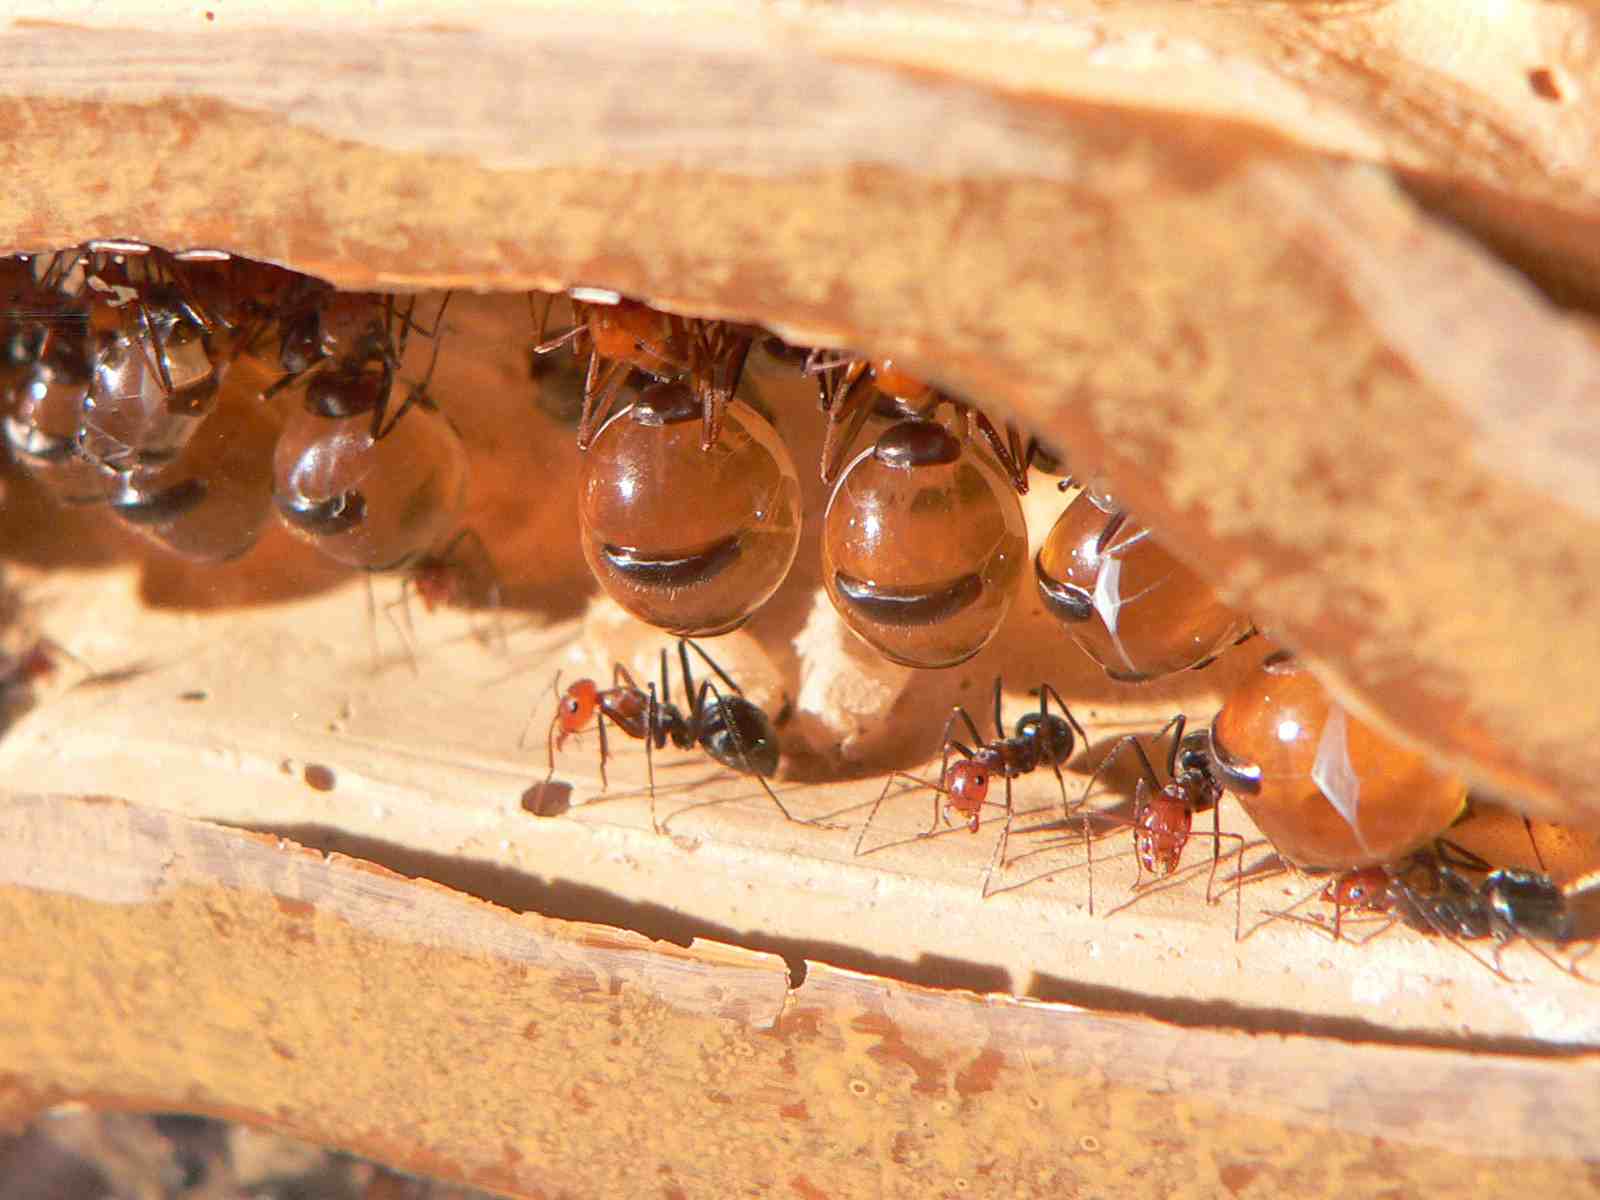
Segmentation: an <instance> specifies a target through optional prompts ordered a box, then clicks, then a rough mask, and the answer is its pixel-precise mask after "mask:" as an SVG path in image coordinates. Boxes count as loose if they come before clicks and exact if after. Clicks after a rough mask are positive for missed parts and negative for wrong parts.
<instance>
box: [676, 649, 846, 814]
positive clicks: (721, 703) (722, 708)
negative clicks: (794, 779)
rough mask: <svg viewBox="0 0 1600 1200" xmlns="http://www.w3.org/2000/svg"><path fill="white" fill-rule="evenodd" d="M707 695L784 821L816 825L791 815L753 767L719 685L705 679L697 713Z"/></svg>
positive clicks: (765, 779) (747, 768) (743, 759)
mask: <svg viewBox="0 0 1600 1200" xmlns="http://www.w3.org/2000/svg"><path fill="white" fill-rule="evenodd" d="M707 693H710V695H711V697H712V698H713V699H714V700H715V701H716V703H717V712H718V713H719V714H720V715H721V717H722V725H723V728H725V729H726V730H727V731H728V734H729V736H731V737H732V738H733V744H734V748H735V749H737V750H738V751H739V759H740V761H741V762H743V763H744V765H745V773H746V774H748V775H754V776H755V779H756V782H757V783H759V784H760V785H761V790H762V791H764V792H766V794H767V799H769V800H771V801H772V802H773V803H774V804H776V805H777V806H778V811H779V812H781V813H782V814H783V818H784V820H786V821H793V822H794V823H795V824H796V825H814V824H816V822H814V821H802V820H801V819H800V818H799V817H797V816H795V815H794V814H793V813H791V812H790V811H789V809H788V806H787V805H785V804H784V802H783V801H782V800H780V799H778V793H777V792H775V791H773V790H772V785H771V784H770V783H768V782H767V777H766V776H765V775H763V774H761V772H759V771H757V770H755V769H754V768H753V767H751V765H750V752H749V751H748V750H746V749H745V746H744V738H743V737H742V736H741V735H740V733H739V728H738V726H737V725H735V724H734V722H733V719H732V718H731V717H730V716H729V715H728V708H727V702H726V701H725V700H724V699H723V698H722V693H721V692H719V691H718V690H717V685H716V684H714V683H712V682H711V680H709V679H704V680H701V682H700V692H699V695H698V697H697V698H696V699H695V705H694V708H695V711H696V712H700V711H701V710H702V708H703V706H704V704H705V697H706V694H707Z"/></svg>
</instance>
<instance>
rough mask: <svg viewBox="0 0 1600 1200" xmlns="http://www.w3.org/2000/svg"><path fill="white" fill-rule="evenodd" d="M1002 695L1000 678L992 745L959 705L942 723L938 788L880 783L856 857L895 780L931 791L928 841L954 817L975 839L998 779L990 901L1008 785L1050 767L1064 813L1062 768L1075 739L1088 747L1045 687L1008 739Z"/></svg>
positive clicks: (1011, 814)
mask: <svg viewBox="0 0 1600 1200" xmlns="http://www.w3.org/2000/svg"><path fill="white" fill-rule="evenodd" d="M1000 691H1001V684H1000V677H999V676H996V677H995V681H994V729H995V736H994V738H993V739H992V740H990V741H985V740H984V738H983V735H982V734H981V733H979V732H978V726H977V723H976V722H975V721H973V719H972V714H971V713H969V712H968V711H967V710H966V708H965V707H964V706H962V705H960V704H957V705H956V706H955V707H954V708H952V709H951V710H950V716H949V717H948V718H947V719H946V721H945V723H944V736H943V740H942V747H941V752H940V760H939V781H938V782H937V783H934V782H932V781H930V780H927V779H922V778H919V777H918V776H916V775H912V774H909V773H908V772H905V771H891V772H890V773H889V777H888V778H887V779H885V780H884V781H883V791H882V792H880V793H879V794H878V799H877V800H876V801H875V802H874V803H873V805H872V809H871V811H870V812H868V813H867V819H866V822H865V823H864V824H863V825H862V826H861V832H860V833H859V834H857V835H856V846H855V853H856V854H857V855H860V854H861V853H862V850H861V845H862V843H863V842H864V841H865V840H866V836H867V830H868V829H870V828H871V826H872V820H873V818H874V817H875V816H877V814H878V809H879V807H880V806H881V805H882V804H883V801H884V799H885V798H886V797H887V796H888V794H889V789H890V787H891V786H893V784H894V781H895V779H896V778H902V779H909V780H911V781H912V782H913V783H916V784H920V785H921V786H923V787H929V788H932V789H933V791H934V798H933V824H932V825H931V826H929V828H928V831H927V832H926V833H923V834H920V835H918V836H920V837H930V836H932V835H933V834H934V833H936V832H938V829H939V822H940V820H941V819H943V820H944V822H945V824H947V825H951V824H952V822H951V820H950V813H951V812H952V811H953V812H955V813H956V814H957V815H958V816H960V818H961V820H962V821H963V822H965V824H966V826H967V831H968V832H969V833H977V832H978V827H979V823H980V821H981V817H982V812H983V807H984V805H985V804H992V803H994V802H993V801H991V800H989V784H990V780H991V778H992V777H993V776H995V775H998V776H1000V778H1001V779H1003V780H1004V781H1005V786H1006V798H1005V802H1004V806H1003V807H1004V808H1005V812H1006V820H1005V824H1004V825H1003V826H1002V827H1001V830H1000V837H999V840H998V841H996V843H995V850H994V854H993V855H992V856H991V857H990V859H989V866H988V867H987V869H985V871H984V873H983V889H982V890H983V896H984V898H985V899H987V898H988V896H989V880H990V878H991V877H992V876H993V875H994V872H995V868H996V864H999V869H1000V870H1002V871H1003V870H1005V851H1006V843H1007V842H1008V841H1009V840H1010V837H1011V823H1012V820H1013V819H1014V818H1015V815H1016V809H1015V806H1014V805H1013V803H1012V794H1011V781H1012V780H1013V779H1016V778H1017V777H1019V776H1022V775H1027V774H1029V773H1031V772H1033V771H1036V770H1038V769H1039V768H1041V767H1044V766H1048V767H1049V768H1050V769H1051V770H1052V771H1054V772H1055V776H1056V783H1057V784H1058V785H1060V788H1061V804H1062V808H1063V809H1065V808H1066V803H1067V784H1066V780H1065V779H1064V778H1063V777H1062V774H1061V766H1062V764H1063V763H1065V762H1067V761H1069V760H1070V759H1071V758H1072V752H1073V750H1074V748H1075V746H1076V745H1077V743H1076V742H1074V740H1073V734H1074V733H1076V734H1077V737H1078V739H1079V740H1080V741H1081V742H1082V743H1083V744H1084V745H1085V746H1087V745H1088V744H1089V735H1088V734H1086V733H1084V731H1083V726H1082V725H1079V724H1078V719H1077V718H1076V717H1074V716H1073V715H1072V710H1071V709H1069V708H1068V707H1067V703H1066V701H1065V700H1063V699H1062V698H1061V694H1060V693H1059V692H1057V691H1056V690H1055V688H1053V687H1051V686H1050V685H1049V684H1048V683H1041V684H1040V685H1039V688H1038V694H1039V707H1038V709H1037V710H1036V711H1033V712H1028V713H1024V714H1023V715H1022V716H1021V717H1019V718H1017V723H1016V727H1015V731H1014V732H1013V733H1012V734H1011V736H1009V737H1008V736H1006V726H1005V719H1004V717H1003V716H1002V715H1001V700H1000ZM1051 700H1054V701H1055V703H1056V707H1057V708H1059V709H1060V710H1061V712H1060V714H1059V715H1058V714H1056V713H1053V712H1051V711H1050V701H1051ZM958 722H959V723H961V724H964V725H965V726H966V729H967V733H968V734H969V735H970V737H971V739H972V744H971V745H968V744H967V743H965V742H962V741H959V740H958V739H956V738H955V737H953V736H952V734H953V732H954V731H955V728H956V725H957V723H958ZM952 752H954V753H956V754H958V755H960V758H958V759H957V760H956V761H955V762H953V763H952V762H951V761H950V755H951V753H952ZM940 796H944V797H946V801H945V803H944V804H943V805H941V804H940V802H939V797H940ZM997 807H998V805H997Z"/></svg>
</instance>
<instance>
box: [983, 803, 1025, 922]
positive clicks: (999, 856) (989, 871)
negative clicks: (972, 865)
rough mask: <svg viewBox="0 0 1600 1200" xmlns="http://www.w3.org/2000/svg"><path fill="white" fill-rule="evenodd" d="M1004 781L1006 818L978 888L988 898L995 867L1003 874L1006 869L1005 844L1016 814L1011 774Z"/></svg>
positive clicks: (985, 898) (1009, 836)
mask: <svg viewBox="0 0 1600 1200" xmlns="http://www.w3.org/2000/svg"><path fill="white" fill-rule="evenodd" d="M1005 781H1006V819H1005V823H1004V824H1003V825H1001V826H1000V836H999V838H998V839H996V841H995V844H994V853H993V854H991V855H990V856H989V865H988V867H987V868H985V870H984V872H983V887H982V888H981V889H980V898H981V899H984V900H987V899H988V898H989V880H990V879H991V878H992V877H993V876H994V873H995V871H996V869H998V870H999V871H1000V872H1001V873H1002V874H1004V872H1005V869H1006V844H1007V843H1008V842H1009V841H1010V840H1011V818H1012V817H1013V816H1014V815H1015V814H1016V811H1017V810H1016V806H1015V805H1013V804H1012V802H1011V776H1009V775H1007V776H1005Z"/></svg>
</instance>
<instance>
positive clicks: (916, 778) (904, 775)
mask: <svg viewBox="0 0 1600 1200" xmlns="http://www.w3.org/2000/svg"><path fill="white" fill-rule="evenodd" d="M896 779H909V780H911V782H912V783H915V784H918V785H920V786H922V787H927V788H932V789H933V791H934V801H933V803H934V806H935V808H936V809H937V807H938V804H939V796H940V795H943V794H945V792H944V789H943V788H942V787H940V786H939V785H938V784H937V783H934V782H932V781H931V780H927V779H923V778H922V777H921V776H920V775H912V774H911V773H910V772H908V771H890V772H889V774H888V776H887V777H886V778H885V779H884V781H883V790H882V791H881V792H879V793H878V798H877V799H876V800H874V801H873V802H872V808H871V810H869V811H868V813H867V819H866V823H865V824H863V825H862V826H861V832H860V833H858V834H856V846H855V852H854V857H856V858H860V857H861V854H862V850H861V846H862V843H863V842H865V841H866V840H867V830H869V829H870V828H871V827H872V821H873V818H875V817H876V816H877V815H878V809H879V808H881V807H883V802H884V801H885V800H886V799H888V798H889V789H890V788H891V787H892V786H893V785H894V781H895V780H896ZM918 836H919V837H927V836H928V835H927V834H919V835H918ZM868 853H870V851H868Z"/></svg>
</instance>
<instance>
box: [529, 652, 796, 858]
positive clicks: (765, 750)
mask: <svg viewBox="0 0 1600 1200" xmlns="http://www.w3.org/2000/svg"><path fill="white" fill-rule="evenodd" d="M690 649H693V650H694V652H695V653H696V654H698V655H699V656H700V658H701V659H702V660H703V661H704V662H705V664H706V666H708V667H710V668H711V670H712V672H714V673H715V675H716V677H717V678H718V679H720V680H721V681H722V683H723V685H724V686H725V687H726V688H727V689H728V691H729V692H730V693H732V694H731V695H728V694H724V693H723V692H722V691H721V690H720V689H719V688H718V687H717V685H716V684H715V683H714V682H713V681H712V680H710V679H705V680H702V681H701V683H700V687H699V690H698V691H697V690H696V689H695V683H694V675H693V674H692V672H691V671H690V668H689V650H690ZM678 662H679V665H680V667H681V669H682V671H683V692H684V698H685V700H686V702H687V703H688V704H689V712H688V714H687V715H685V714H684V712H683V710H682V709H680V708H679V707H678V706H677V705H676V704H674V703H673V702H672V694H671V684H670V682H669V679H668V673H667V651H666V648H665V647H662V650H661V690H660V692H659V693H658V692H657V691H656V685H655V684H653V683H652V684H649V685H648V686H647V687H644V688H641V687H640V686H639V685H638V684H637V683H635V682H634V679H633V676H632V675H630V674H629V673H628V669H627V668H626V667H625V666H623V665H622V664H621V663H616V664H615V665H614V666H613V667H612V669H611V686H610V687H609V688H601V687H600V686H599V685H598V684H597V683H595V681H594V680H592V679H579V680H577V681H575V682H574V683H572V684H570V685H569V686H568V687H567V689H566V691H564V692H558V693H557V702H556V712H555V715H554V716H553V717H552V718H551V719H550V733H549V737H548V746H549V752H550V773H549V774H548V775H547V776H546V777H545V784H546V786H548V785H549V782H550V780H551V779H552V778H554V776H555V771H556V751H557V750H559V749H561V748H562V747H563V746H564V745H565V744H566V740H567V738H569V737H574V736H576V735H578V734H581V733H582V732H583V731H584V729H585V728H587V727H588V724H589V722H590V721H591V720H593V721H594V722H595V725H596V728H597V729H598V730H599V732H600V788H601V790H602V791H604V790H605V788H606V786H607V780H606V758H607V756H608V755H609V753H610V751H609V748H608V747H607V745H606V723H607V722H608V721H609V722H610V723H611V724H613V725H615V726H616V727H617V728H618V729H620V730H621V731H622V732H623V733H625V734H627V735H628V736H629V737H631V738H634V739H636V740H639V741H642V742H644V750H645V764H646V770H647V771H648V772H649V779H650V827H651V828H652V829H653V830H655V832H657V833H662V832H664V830H663V827H662V825H661V823H660V822H659V821H658V820H657V819H656V775H655V758H654V751H655V750H660V749H663V748H665V747H666V745H667V744H668V743H669V742H670V743H671V744H672V745H674V746H676V747H677V748H678V749H680V750H692V749H694V748H695V747H696V746H698V747H700V749H702V750H704V751H705V752H706V753H707V754H709V755H710V756H711V757H712V758H714V759H715V760H716V761H717V762H719V763H721V764H722V765H723V766H725V767H728V768H729V769H730V770H733V771H735V772H737V773H738V774H740V775H753V776H755V779H756V781H757V782H758V783H759V784H760V785H761V789H762V790H763V791H764V792H766V793H767V797H768V799H770V800H771V801H772V803H773V804H775V805H777V808H778V811H779V812H781V813H782V814H783V816H784V819H785V820H787V821H793V822H795V823H796V824H815V822H811V821H801V820H800V819H799V818H798V817H796V816H794V815H793V814H792V813H791V812H790V811H789V809H788V808H787V807H786V806H785V805H784V803H783V801H782V800H780V799H779V798H778V794H777V793H776V792H775V791H773V790H772V786H771V785H770V784H769V783H768V782H767V779H768V777H770V776H772V775H774V774H776V773H777V770H778V753H779V747H778V735H777V732H776V731H775V730H774V729H773V727H772V722H771V721H770V720H769V719H768V717H767V714H766V713H764V712H763V711H762V710H761V709H760V708H758V707H756V706H755V705H754V704H752V703H751V702H750V701H749V700H746V699H745V698H744V693H743V692H742V691H741V690H740V688H739V685H738V684H736V683H734V681H733V680H732V679H731V678H729V676H728V673H727V672H726V671H724V670H723V669H722V668H721V667H720V666H719V665H718V664H717V662H716V660H715V659H713V658H712V657H711V656H710V655H709V654H707V653H706V652H705V650H704V649H703V648H701V646H700V645H699V644H698V643H696V642H693V641H691V640H690V639H688V638H679V639H678ZM553 686H554V687H556V688H559V687H560V686H561V677H560V676H559V675H557V676H556V681H555V684H554V685H553ZM531 725H532V718H531V716H530V718H529V726H530V727H531ZM527 733H528V731H527V728H524V729H523V733H522V742H521V743H520V744H523V745H526V742H527Z"/></svg>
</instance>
